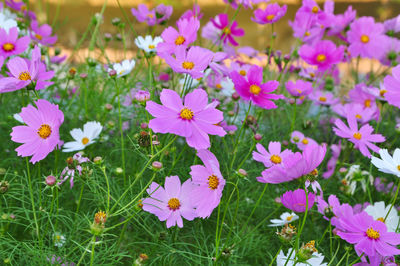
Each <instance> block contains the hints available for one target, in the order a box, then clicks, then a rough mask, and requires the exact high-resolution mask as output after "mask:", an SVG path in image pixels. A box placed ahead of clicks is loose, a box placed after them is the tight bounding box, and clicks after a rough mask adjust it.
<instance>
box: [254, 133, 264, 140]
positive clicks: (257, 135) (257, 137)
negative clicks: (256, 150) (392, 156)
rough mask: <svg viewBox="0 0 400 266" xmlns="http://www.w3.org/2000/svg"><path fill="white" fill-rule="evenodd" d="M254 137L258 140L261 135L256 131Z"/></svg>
mask: <svg viewBox="0 0 400 266" xmlns="http://www.w3.org/2000/svg"><path fill="white" fill-rule="evenodd" d="M254 139H255V140H256V141H260V140H261V139H262V135H261V134H258V133H256V134H255V135H254Z"/></svg>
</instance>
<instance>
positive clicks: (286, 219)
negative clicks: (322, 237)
mask: <svg viewBox="0 0 400 266" xmlns="http://www.w3.org/2000/svg"><path fill="white" fill-rule="evenodd" d="M297 219H299V216H297V215H296V214H295V213H294V212H292V213H288V212H284V213H282V215H281V217H280V219H272V220H271V223H272V224H270V225H269V226H283V225H285V224H288V223H291V222H293V221H296V220H297Z"/></svg>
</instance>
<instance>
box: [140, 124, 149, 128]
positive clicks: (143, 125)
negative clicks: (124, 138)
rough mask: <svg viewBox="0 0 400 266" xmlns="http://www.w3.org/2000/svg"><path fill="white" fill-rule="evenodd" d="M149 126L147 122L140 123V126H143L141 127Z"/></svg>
mask: <svg viewBox="0 0 400 266" xmlns="http://www.w3.org/2000/svg"><path fill="white" fill-rule="evenodd" d="M148 126H149V125H148V124H147V123H141V124H140V128H141V129H146V128H148Z"/></svg>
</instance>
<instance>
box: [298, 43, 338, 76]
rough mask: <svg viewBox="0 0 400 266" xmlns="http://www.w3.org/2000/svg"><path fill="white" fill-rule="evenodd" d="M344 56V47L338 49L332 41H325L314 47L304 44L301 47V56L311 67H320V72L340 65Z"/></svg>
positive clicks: (315, 44)
mask: <svg viewBox="0 0 400 266" xmlns="http://www.w3.org/2000/svg"><path fill="white" fill-rule="evenodd" d="M343 54H344V46H339V47H336V45H335V44H334V43H333V42H332V41H328V40H323V41H318V42H315V43H314V45H312V46H311V45H307V44H304V45H303V46H301V47H300V50H299V55H300V57H301V58H302V59H303V60H304V61H306V62H307V63H308V64H310V65H314V66H317V67H318V70H327V69H329V68H330V67H331V66H332V65H334V64H337V63H340V62H341V61H342V58H343Z"/></svg>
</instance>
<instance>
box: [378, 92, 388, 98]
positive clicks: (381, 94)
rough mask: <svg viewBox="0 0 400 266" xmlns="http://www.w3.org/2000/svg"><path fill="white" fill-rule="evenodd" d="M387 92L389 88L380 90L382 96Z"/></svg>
mask: <svg viewBox="0 0 400 266" xmlns="http://www.w3.org/2000/svg"><path fill="white" fill-rule="evenodd" d="M386 92H387V90H380V91H379V95H380V96H381V97H383V96H384V95H385V93H386Z"/></svg>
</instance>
